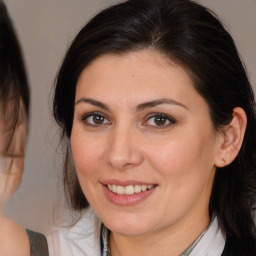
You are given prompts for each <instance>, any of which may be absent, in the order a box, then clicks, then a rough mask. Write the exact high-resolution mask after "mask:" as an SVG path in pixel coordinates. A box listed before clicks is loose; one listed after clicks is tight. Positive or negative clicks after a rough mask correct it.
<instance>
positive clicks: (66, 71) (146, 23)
mask: <svg viewBox="0 0 256 256" xmlns="http://www.w3.org/2000/svg"><path fill="white" fill-rule="evenodd" d="M145 49H149V50H154V51H157V52H160V53H163V54H164V55H165V56H167V57H169V58H170V59H171V60H172V61H174V62H176V63H177V64H179V65H181V66H182V67H184V68H185V69H186V71H187V72H188V74H189V75H190V78H191V79H192V81H193V84H194V86H195V88H196V90H197V91H198V92H199V94H200V95H201V96H202V97H203V98H204V99H205V100H206V101H207V103H208V105H209V109H210V116H211V119H212V123H213V126H214V128H215V129H216V131H220V132H221V129H222V128H223V127H224V126H225V125H228V124H229V122H230V121H231V119H232V114H233V109H234V108H235V107H241V108H243V109H244V111H245V113H246V115H247V121H248V123H247V128H246V132H245V137H244V141H243V144H242V148H241V150H240V152H239V154H238V156H237V157H236V159H235V160H234V161H233V162H232V163H231V164H230V165H228V166H226V167H224V168H217V170H216V176H215V181H214V185H213V189H212V194H211V198H210V203H209V212H210V217H212V216H213V215H214V214H216V215H217V216H218V219H219V223H220V225H221V228H222V231H223V232H224V233H225V234H226V235H228V236H231V237H234V238H238V239H244V240H246V239H247V238H248V239H249V238H252V236H253V232H255V224H254V221H253V217H252V209H253V204H254V203H255V194H256V136H255V131H256V116H255V99H254V95H253V91H252V87H251V85H250V82H249V80H248V77H247V74H246V70H245V67H244V65H243V63H242V61H241V59H240V57H239V54H238V52H237V49H236V46H235V43H234V41H233V39H232V37H231V36H230V34H229V33H228V32H227V31H226V30H225V28H224V27H223V25H222V24H221V22H220V21H219V19H218V18H217V16H216V15H215V14H214V13H213V12H211V11H210V10H208V9H207V8H205V7H202V6H201V5H199V4H197V3H195V2H193V1H189V0H130V1H127V2H124V3H120V4H117V5H115V6H112V7H109V8H107V9H105V10H103V11H102V12H100V13H99V14H98V15H96V16H95V17H94V18H92V19H91V20H90V22H89V23H88V24H87V25H85V26H84V27H83V28H82V30H81V31H80V32H79V34H78V35H77V37H76V38H75V39H74V41H73V42H72V44H71V46H70V48H69V49H68V52H67V54H66V56H65V58H64V60H63V63H62V66H61V67H60V70H59V73H58V75H57V77H56V83H55V95H54V99H53V101H54V102H53V113H54V117H55V120H56V121H57V123H58V124H59V125H60V127H61V128H62V139H64V141H66V142H67V144H68V146H67V155H66V161H65V166H64V186H65V192H66V196H67V199H68V200H69V203H70V205H71V206H72V208H73V209H75V210H82V209H85V208H86V207H88V202H87V200H86V198H85V196H84V194H83V192H82V190H81V187H80V185H79V181H78V178H77V175H76V172H75V168H74V165H73V162H72V155H71V151H70V146H69V139H70V135H71V130H72V122H73V114H74V101H75V90H76V83H77V80H78V77H79V75H80V74H81V72H82V70H83V69H84V68H85V67H86V66H87V65H88V64H90V63H91V62H92V61H93V60H94V59H96V58H98V57H99V56H101V55H103V54H116V55H123V54H125V53H129V52H132V51H140V50H145ZM145 65H146V64H145ZM113 70H114V67H113ZM202 125H203V124H202ZM206 143H207V142H206Z"/></svg>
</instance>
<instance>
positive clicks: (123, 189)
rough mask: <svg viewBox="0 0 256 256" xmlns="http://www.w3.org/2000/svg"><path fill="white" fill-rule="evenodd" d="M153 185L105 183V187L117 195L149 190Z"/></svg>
mask: <svg viewBox="0 0 256 256" xmlns="http://www.w3.org/2000/svg"><path fill="white" fill-rule="evenodd" d="M153 187H154V185H128V186H119V185H109V184H108V185H107V188H108V189H109V190H110V191H112V192H113V193H115V194H117V195H134V194H138V193H141V192H145V191H147V190H151V189H152V188H153Z"/></svg>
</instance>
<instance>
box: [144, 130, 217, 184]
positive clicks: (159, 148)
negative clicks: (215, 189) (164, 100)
mask: <svg viewBox="0 0 256 256" xmlns="http://www.w3.org/2000/svg"><path fill="white" fill-rule="evenodd" d="M206 137H207V138H208V141H207V140H206V138H205V137H203V136H201V135H200V133H194V134H192V135H191V134H190V135H187V136H180V137H179V136H176V137H175V138H173V139H171V138H170V139H169V140H167V141H163V142H161V143H160V142H158V143H156V144H155V145H154V146H153V147H152V146H151V147H150V146H147V148H148V149H149V150H148V151H147V154H148V157H147V159H149V160H150V163H151V165H152V166H154V168H155V169H156V170H158V172H159V173H160V174H161V175H164V176H167V177H172V178H175V180H173V181H175V182H174V183H175V186H177V185H178V184H179V182H191V180H196V179H197V178H198V177H199V176H200V177H202V176H207V175H209V174H210V172H211V170H212V168H213V162H214V152H213V148H214V146H213V144H212V143H211V139H210V136H206ZM150 148H151V150H150ZM155 152H157V154H156V153H155Z"/></svg>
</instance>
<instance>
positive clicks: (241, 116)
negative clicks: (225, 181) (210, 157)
mask: <svg viewBox="0 0 256 256" xmlns="http://www.w3.org/2000/svg"><path fill="white" fill-rule="evenodd" d="M246 124H247V117H246V114H245V112H244V110H243V109H242V108H240V107H236V108H234V109H233V117H232V120H231V122H230V123H229V124H228V125H227V126H226V127H225V128H224V129H223V131H222V133H221V134H220V136H221V140H220V148H219V154H218V155H217V157H216V160H215V166H217V167H224V166H226V165H229V164H230V163H231V162H232V161H233V160H234V159H235V158H236V156H237V155H238V152H239V150H240V148H241V146H242V143H243V139H244V134H245V129H246Z"/></svg>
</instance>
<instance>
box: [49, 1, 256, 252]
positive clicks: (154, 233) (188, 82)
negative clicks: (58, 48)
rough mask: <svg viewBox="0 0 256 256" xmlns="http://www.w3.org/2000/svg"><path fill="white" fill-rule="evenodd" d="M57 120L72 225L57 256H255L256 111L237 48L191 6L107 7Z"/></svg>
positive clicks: (55, 246)
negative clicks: (76, 216) (75, 218)
mask: <svg viewBox="0 0 256 256" xmlns="http://www.w3.org/2000/svg"><path fill="white" fill-rule="evenodd" d="M53 113H54V117H55V119H56V121H57V123H58V124H59V125H60V128H61V130H62V139H63V140H64V142H65V143H66V148H67V155H66V161H65V168H64V177H63V181H64V185H65V189H66V190H65V191H66V195H67V198H68V200H69V202H70V205H71V207H72V208H73V209H74V210H77V211H80V212H81V215H82V216H81V218H80V219H79V220H78V222H76V224H75V225H73V226H71V227H68V228H63V229H59V230H57V231H55V232H52V234H50V235H49V237H48V242H49V248H50V255H65V256H68V255H77V256H78V255H90V256H99V255H102V256H109V255H111V256H120V255H122V256H130V255H132V256H141V255H149V256H153V255H161V256H170V255H171V256H178V255H182V256H187V255H189V256H205V255H214V256H220V255H222V256H241V255H246V256H253V255H256V240H255V231H256V228H255V223H254V220H253V207H254V204H255V196H256V134H255V131H256V116H255V114H256V111H255V99H254V94H253V91H252V87H251V85H250V82H249V80H248V77H247V74H246V71H245V68H244V65H243V63H242V61H241V59H240V57H239V54H238V52H237V49H236V46H235V43H234V41H233V39H232V37H231V36H230V34H229V33H228V32H227V31H226V30H225V28H224V27H223V25H222V24H221V22H220V21H219V19H218V17H217V16H216V15H215V14H214V13H212V12H211V11H210V10H208V9H207V8H205V7H203V6H201V5H199V4H197V3H196V2H194V1H189V0H130V1H125V2H122V3H120V4H117V5H114V6H111V7H109V8H107V9H105V10H103V11H101V12H100V13H99V14H97V15H96V16H95V17H93V18H92V19H91V20H90V21H89V22H88V24H86V25H85V26H84V27H83V28H82V30H81V31H80V32H79V33H78V35H77V36H76V37H75V39H74V40H73V42H72V44H71V46H70V47H69V49H68V51H67V53H66V56H65V57H64V60H63V63H62V65H61V67H60V70H59V72H58V75H57V78H56V84H55V94H54V101H53Z"/></svg>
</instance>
